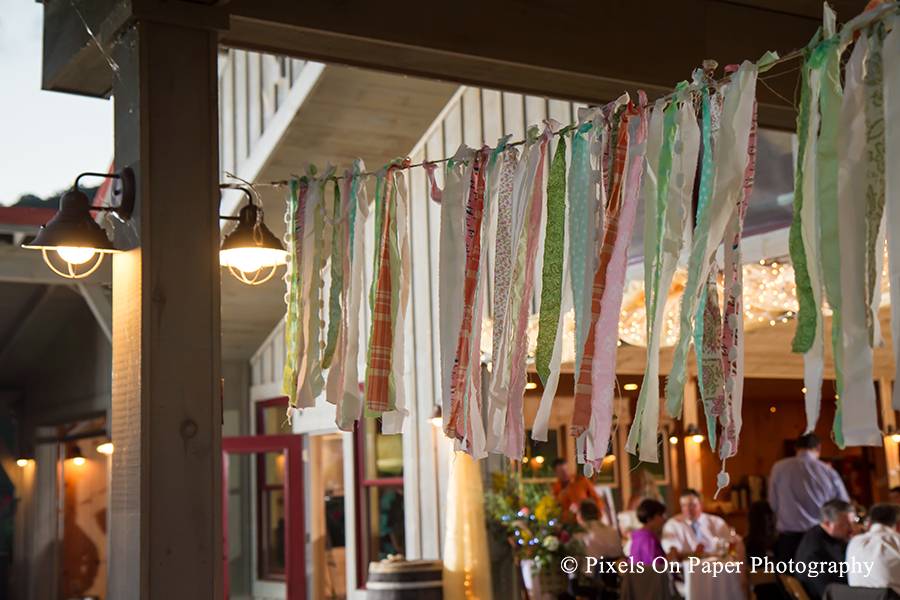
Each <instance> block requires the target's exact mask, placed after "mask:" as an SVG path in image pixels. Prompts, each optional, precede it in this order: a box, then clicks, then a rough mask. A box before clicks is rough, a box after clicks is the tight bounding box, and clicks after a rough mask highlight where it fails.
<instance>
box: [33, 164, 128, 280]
mask: <svg viewBox="0 0 900 600" xmlns="http://www.w3.org/2000/svg"><path fill="white" fill-rule="evenodd" d="M82 177H104V178H106V179H113V180H114V181H113V186H112V200H113V205H112V206H91V202H90V200H88V197H87V196H86V195H85V194H84V192H82V191H80V190H79V189H78V181H79V180H80V179H81V178H82ZM134 192H135V180H134V172H133V171H132V170H131V169H130V168H129V167H125V168H124V169H121V170H120V171H117V172H116V173H82V174H81V175H79V176H78V177H76V178H75V184H74V185H73V186H72V189H71V190H69V191H68V192H66V193H65V194H63V195H62V198H60V200H59V212H57V213H56V215H55V216H54V217H53V218H52V219H50V221H49V222H48V223H47V224H46V225H42V226H41V230H40V231H39V232H38V234H37V236H36V237H35V238H34V239H33V240H32V241H31V242H29V243H27V244H22V247H23V248H29V249H32V250H40V251H41V253H42V254H43V256H44V262H45V263H47V266H48V267H50V268H51V269H52V270H53V272H54V273H56V274H57V275H59V276H61V277H65V278H67V279H81V278H82V277H87V276H88V275H90V274H91V273H93V272H94V271H96V270H97V267H99V266H100V263H101V262H102V261H103V255H104V254H112V253H115V252H118V250H116V247H115V246H114V245H113V243H112V242H111V241H110V239H109V236H108V235H106V232H105V231H103V229H102V228H101V227H100V226H99V225H98V224H97V222H96V221H95V220H94V217H93V216H91V212H90V211H92V210H101V211H106V212H112V213H115V214H116V215H118V217H119V218H120V219H122V220H123V221H125V220H127V219H128V218H129V217H131V213H132V211H133V210H134ZM51 251H53V252H55V253H56V255H57V256H58V257H59V258H60V259H61V260H62V261H63V262H65V264H66V266H65V267H64V268H63V269H62V270H60V269H58V268H57V267H56V266H54V265H53V262H52V261H51V255H50V252H51ZM92 260H93V263H91V261H92ZM88 265H89V266H88Z"/></svg>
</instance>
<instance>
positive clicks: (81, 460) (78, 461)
mask: <svg viewBox="0 0 900 600" xmlns="http://www.w3.org/2000/svg"><path fill="white" fill-rule="evenodd" d="M72 462H73V463H75V466H78V467H80V466H81V465H83V464H84V458H83V457H81V456H76V457H75V458H73V459H72Z"/></svg>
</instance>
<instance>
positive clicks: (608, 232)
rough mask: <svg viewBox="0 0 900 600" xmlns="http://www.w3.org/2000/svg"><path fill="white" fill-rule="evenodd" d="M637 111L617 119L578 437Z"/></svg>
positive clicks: (578, 396) (578, 386) (575, 427)
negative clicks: (630, 127) (630, 124)
mask: <svg viewBox="0 0 900 600" xmlns="http://www.w3.org/2000/svg"><path fill="white" fill-rule="evenodd" d="M636 114H638V111H637V109H635V107H634V105H633V104H632V103H631V102H630V101H629V102H628V105H627V106H625V107H623V110H622V111H621V116H620V117H619V120H618V126H617V129H618V136H617V137H616V138H615V139H616V151H615V156H614V159H613V160H612V164H611V167H610V192H609V202H608V203H607V207H606V219H605V221H604V229H603V245H602V246H601V248H600V264H599V265H598V267H597V269H596V272H595V274H594V283H593V288H592V296H591V327H590V329H589V330H588V335H587V339H586V340H585V344H584V354H583V355H582V357H581V368H580V369H579V371H578V373H577V375H576V380H575V407H574V413H573V415H572V426H571V429H570V434H571V435H572V436H574V437H578V436H580V435H581V434H582V433H584V432H585V430H587V428H588V426H589V425H590V423H591V409H592V402H591V398H592V379H593V378H592V374H593V372H594V368H593V360H594V353H595V352H596V342H595V338H596V335H597V321H598V320H599V319H600V311H601V302H602V300H603V293H604V291H605V290H606V280H607V274H608V270H609V264H610V260H611V259H612V255H613V250H614V248H615V244H616V238H617V237H618V235H619V218H620V212H621V209H622V202H623V198H622V197H623V187H624V181H623V180H624V179H625V167H626V166H627V162H628V122H629V120H630V119H631V117H632V116H634V115H636ZM645 131H646V130H645ZM611 144H612V141H610V145H611ZM629 234H630V230H629ZM629 241H630V237H629ZM618 317H619V312H618V310H616V329H615V330H614V332H613V334H612V335H613V338H614V340H617V339H618V337H619V336H618ZM613 369H615V365H613ZM598 428H599V424H598ZM595 448H596V449H597V450H598V451H602V452H605V451H606V448H605V447H602V445H601V446H600V447H597V446H596V440H595Z"/></svg>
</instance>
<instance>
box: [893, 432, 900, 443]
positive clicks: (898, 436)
mask: <svg viewBox="0 0 900 600" xmlns="http://www.w3.org/2000/svg"><path fill="white" fill-rule="evenodd" d="M891 439H892V440H893V441H894V443H895V444H900V433H895V434H894V435H892V436H891Z"/></svg>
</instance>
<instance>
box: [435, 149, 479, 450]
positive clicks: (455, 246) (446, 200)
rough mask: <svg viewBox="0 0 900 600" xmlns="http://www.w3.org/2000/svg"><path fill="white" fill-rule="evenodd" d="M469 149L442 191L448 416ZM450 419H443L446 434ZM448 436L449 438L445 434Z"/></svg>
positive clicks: (452, 165)
mask: <svg viewBox="0 0 900 600" xmlns="http://www.w3.org/2000/svg"><path fill="white" fill-rule="evenodd" d="M472 158H473V154H472V150H471V149H469V148H468V147H467V146H466V145H465V144H463V145H461V146H460V147H459V149H458V150H457V151H456V154H455V155H454V156H453V158H452V159H451V160H450V162H449V163H448V165H447V170H446V172H445V177H444V190H443V192H442V194H441V239H440V250H439V255H440V268H439V271H438V275H439V278H438V296H439V298H438V309H439V310H438V323H439V327H440V332H439V333H440V342H441V402H442V406H443V414H445V415H449V414H450V408H451V406H452V402H453V396H452V389H453V387H452V385H451V376H452V373H453V361H454V359H455V357H456V342H457V339H458V337H457V336H458V334H459V329H460V326H461V324H462V288H463V280H464V278H465V244H464V240H465V233H464V231H465V229H464V227H465V216H464V213H465V198H466V193H467V191H468V182H469V175H470V173H469V170H470V169H471V163H469V161H470V160H471V159H472ZM448 423H449V419H444V425H443V426H444V432H445V433H447V432H448V431H449V429H448V426H447V425H448ZM448 437H452V435H451V436H448Z"/></svg>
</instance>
